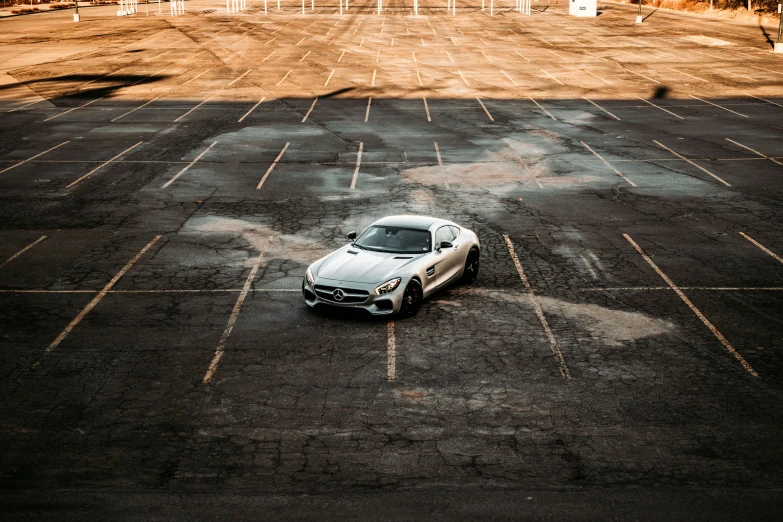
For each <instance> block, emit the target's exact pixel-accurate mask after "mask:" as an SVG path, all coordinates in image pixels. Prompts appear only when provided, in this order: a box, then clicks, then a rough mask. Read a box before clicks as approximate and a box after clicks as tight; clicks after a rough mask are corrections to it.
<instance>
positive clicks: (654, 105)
mask: <svg viewBox="0 0 783 522" xmlns="http://www.w3.org/2000/svg"><path fill="white" fill-rule="evenodd" d="M637 98H639V99H640V100H642V101H643V102H644V103H646V104H648V105H652V106H653V107H655V108H656V109H660V110H662V111H663V112H667V113H669V114H671V115H672V116H674V117H675V118H679V119H681V120H684V119H685V118H683V117H682V116H680V115H679V114H674V113H673V112H672V111H670V110H667V109H664V108H663V107H661V106H660V105H656V104H654V103H653V102H651V101H649V100H645V99H644V98H642V97H641V96H637Z"/></svg>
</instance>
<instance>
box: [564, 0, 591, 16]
mask: <svg viewBox="0 0 783 522" xmlns="http://www.w3.org/2000/svg"><path fill="white" fill-rule="evenodd" d="M568 14H569V15H571V16H598V0H571V1H570V3H569V4H568Z"/></svg>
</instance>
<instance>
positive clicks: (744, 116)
mask: <svg viewBox="0 0 783 522" xmlns="http://www.w3.org/2000/svg"><path fill="white" fill-rule="evenodd" d="M688 96H690V97H691V98H693V99H696V100H699V101H700V102H704V103H709V104H710V105H713V106H715V107H717V108H719V109H723V110H724V111H728V112H730V113H732V114H736V115H737V116H742V117H743V118H750V116H748V115H746V114H740V113H739V112H736V111H733V110H731V109H727V108H726V107H724V106H723V105H718V104H717V103H712V102H711V101H707V100H702V99H701V98H699V97H698V96H694V95H693V94H689V95H688Z"/></svg>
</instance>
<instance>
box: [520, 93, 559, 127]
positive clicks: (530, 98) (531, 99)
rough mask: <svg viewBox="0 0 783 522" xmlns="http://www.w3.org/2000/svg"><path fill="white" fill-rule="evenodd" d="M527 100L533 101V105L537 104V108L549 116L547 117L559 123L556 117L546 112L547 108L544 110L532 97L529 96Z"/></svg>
mask: <svg viewBox="0 0 783 522" xmlns="http://www.w3.org/2000/svg"><path fill="white" fill-rule="evenodd" d="M527 98H528V99H529V100H530V101H532V102H533V103H535V104H536V106H537V107H538V108H539V109H541V110H542V111H544V112H545V113H546V115H547V116H549V117H550V118H552V119H553V120H555V121H558V120H557V118H555V117H554V116H552V114H551V113H550V112H549V111H548V110H546V109H545V108H543V107H542V106H541V104H540V103H538V102H537V101H536V100H534V99H533V97H532V96H528V97H527Z"/></svg>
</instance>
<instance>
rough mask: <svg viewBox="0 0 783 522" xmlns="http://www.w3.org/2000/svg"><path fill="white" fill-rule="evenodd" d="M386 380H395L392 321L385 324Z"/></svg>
mask: <svg viewBox="0 0 783 522" xmlns="http://www.w3.org/2000/svg"><path fill="white" fill-rule="evenodd" d="M386 380H387V381H389V382H393V381H395V380H397V343H396V342H395V336H394V321H389V322H388V323H387V324H386Z"/></svg>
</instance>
